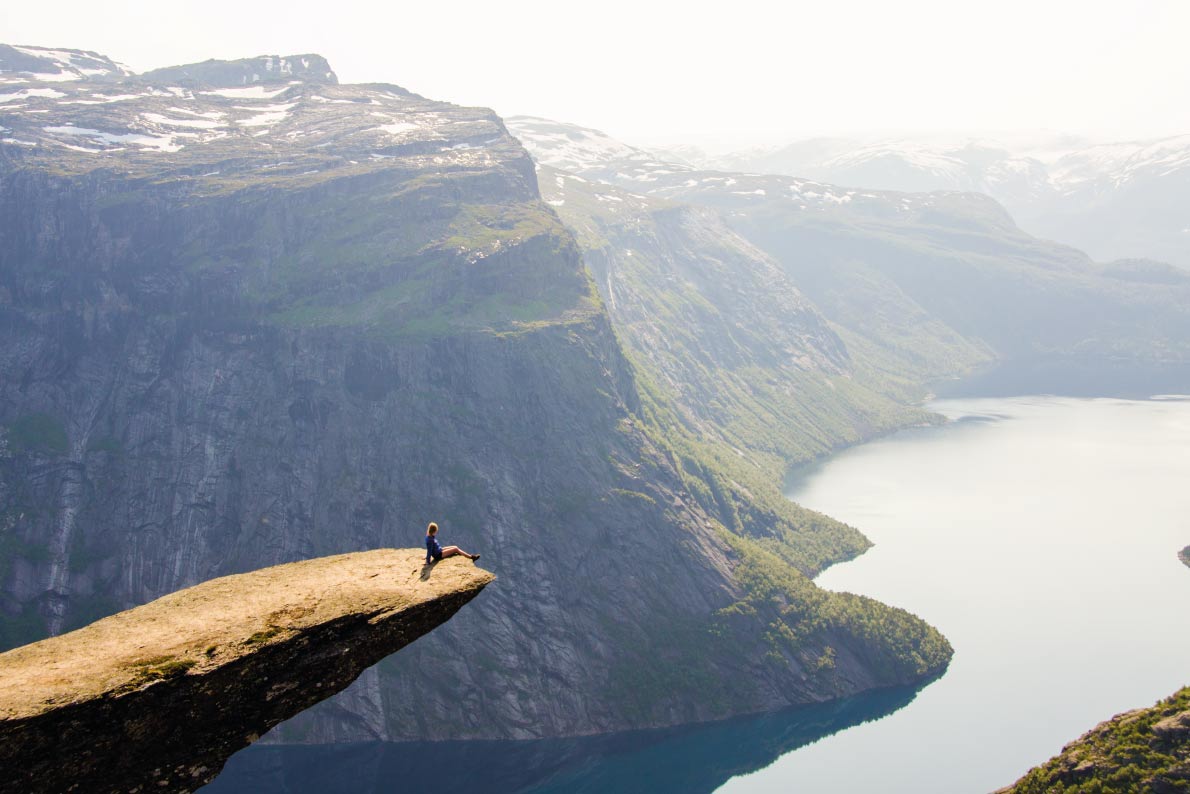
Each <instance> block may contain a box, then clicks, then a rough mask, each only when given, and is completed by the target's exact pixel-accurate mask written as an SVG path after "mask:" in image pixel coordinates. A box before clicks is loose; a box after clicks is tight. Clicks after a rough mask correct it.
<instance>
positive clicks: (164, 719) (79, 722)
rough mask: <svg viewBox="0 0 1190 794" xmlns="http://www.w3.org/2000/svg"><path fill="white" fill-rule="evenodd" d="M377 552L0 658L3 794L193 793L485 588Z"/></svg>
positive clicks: (210, 593) (213, 589)
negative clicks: (272, 731)
mask: <svg viewBox="0 0 1190 794" xmlns="http://www.w3.org/2000/svg"><path fill="white" fill-rule="evenodd" d="M423 562H424V554H423V552H421V551H417V550H413V551H410V550H394V549H383V550H378V551H370V552H359V553H355V554H342V555H338V556H335V557H323V558H319V559H313V560H306V561H303V562H296V563H290V564H288V565H279V566H275V567H272V568H265V569H263V570H259V571H253V572H251V573H245V574H239V575H236V576H227V577H223V578H220V579H212V580H210V581H208V582H204V583H203V584H200V585H196V586H195V587H191V588H189V589H186V590H182V591H179V592H177V593H172V594H170V595H168V596H164V597H163V598H159V599H157V600H156V601H153V602H152V603H149V604H146V605H144V606H141V607H137V608H135V609H132V610H129V611H127V612H121V613H119V614H117V615H113V616H111V617H109V618H105V619H104V620H100V621H99V622H97V623H94V624H92V625H90V626H87V627H86V628H83V629H79V630H78V631H74V632H71V633H69V634H63V635H61V636H58V637H53V638H51V639H47V640H43V641H41V642H38V643H34V644H33V645H27V646H25V647H22V648H18V649H16V650H13V651H9V652H7V653H4V654H0V768H2V769H3V770H4V774H3V776H0V791H3V792H14V793H15V792H65V791H80V792H109V791H110V792H137V791H145V792H147V791H164V792H185V791H193V790H194V789H196V788H198V787H199V786H201V785H202V784H204V783H206V782H207V781H209V780H211V779H212V778H214V777H215V775H216V774H218V772H219V770H220V769H222V767H223V764H224V762H225V761H226V760H227V758H228V757H229V756H230V755H231V754H232V753H234V752H235V751H236V750H239V749H240V748H242V747H245V746H247V745H248V744H250V743H251V742H253V741H255V740H256V739H257V738H258V737H259V736H260V735H261V734H263V733H264V732H265V731H267V730H268V729H269V728H271V727H273V726H274V725H276V724H277V723H278V722H280V721H282V720H283V719H286V718H288V717H291V716H293V715H294V714H296V713H297V712H299V711H302V710H303V709H306V708H308V707H309V706H311V705H313V704H314V703H317V702H318V701H320V700H323V699H325V698H327V697H330V696H331V695H332V694H334V693H335V692H338V691H339V690H341V689H343V688H344V687H346V686H347V685H348V684H350V683H351V682H352V681H354V680H355V679H356V678H357V677H358V676H359V674H360V673H361V672H362V671H363V670H364V669H365V668H367V667H370V666H372V665H373V664H375V663H376V662H377V661H379V660H380V659H382V658H383V657H385V656H388V655H389V654H392V653H395V652H396V651H398V650H400V649H401V648H403V647H404V646H405V645H407V644H409V643H410V642H412V641H413V640H415V639H417V638H418V637H420V636H422V635H423V634H425V633H427V632H429V631H431V630H432V629H434V628H435V627H436V626H439V625H441V624H442V623H444V622H446V621H447V620H448V619H450V617H451V616H452V615H453V614H454V613H455V612H456V611H458V609H459V608H460V607H462V606H463V605H464V604H466V603H467V602H468V601H470V600H471V599H472V598H474V597H475V596H476V595H477V594H478V593H479V591H480V590H482V589H483V588H484V586H485V585H487V584H488V583H489V582H491V581H492V579H493V578H494V577H493V576H492V575H491V574H489V573H487V572H486V571H483V570H480V569H478V568H476V567H475V566H474V565H473V564H472V563H471V562H470V561H467V560H464V559H463V558H451V559H447V560H443V561H442V562H440V563H438V564H435V565H424V564H423Z"/></svg>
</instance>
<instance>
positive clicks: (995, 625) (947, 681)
mask: <svg viewBox="0 0 1190 794" xmlns="http://www.w3.org/2000/svg"><path fill="white" fill-rule="evenodd" d="M931 407H932V408H933V409H934V410H936V411H938V412H940V413H942V414H944V415H945V416H947V417H949V418H950V419H951V420H952V421H951V422H949V423H948V424H946V425H943V426H939V427H930V428H918V429H913V430H907V431H904V432H902V433H898V434H896V435H894V436H891V437H889V438H886V439H883V440H880V441H876V442H873V443H870V444H865V445H863V446H859V447H855V448H853V449H850V450H846V451H844V452H842V453H840V454H838V455H836V456H834V457H832V458H830V459H828V460H827V461H825V462H824V463H822V464H819V465H816V466H814V467H813V468H811V469H808V470H806V471H803V472H800V473H799V475H798V476H797V477H796V479H795V480H793V481H791V485H790V491H789V494H790V496H791V497H792V498H794V499H796V500H797V501H798V502H801V503H802V504H805V505H807V506H809V507H813V508H816V509H819V510H822V511H824V512H826V513H828V514H830V515H832V516H835V517H837V518H840V519H842V520H845V521H848V522H849V523H852V524H854V525H855V526H857V527H859V528H861V529H862V530H863V531H864V532H865V533H866V534H867V535H868V536H869V537H870V538H872V540H874V541H875V543H876V546H875V547H873V548H872V549H871V550H869V551H868V552H867V553H866V554H864V555H863V556H862V557H860V558H859V559H857V560H855V561H852V562H849V563H845V564H841V565H837V566H835V567H833V568H831V569H830V570H828V571H826V572H825V573H824V574H822V575H821V576H820V577H819V579H818V582H819V583H820V584H821V585H822V586H824V587H828V588H830V589H836V590H851V591H854V592H859V593H863V594H865V595H870V596H873V597H875V598H879V599H881V600H883V601H886V602H887V603H890V604H894V605H897V606H902V607H905V608H907V609H910V610H912V611H913V612H916V613H917V614H919V615H921V616H922V617H923V618H925V619H926V620H928V621H930V622H931V623H933V624H934V625H936V626H937V627H938V628H940V629H941V630H942V631H943V632H944V633H945V634H946V635H947V637H948V638H949V639H950V640H951V642H952V643H953V644H954V646H955V657H954V661H953V662H952V664H951V666H950V668H949V670H948V671H947V672H946V673H945V674H944V675H943V676H942V677H941V678H940V679H938V680H936V681H934V682H933V683H930V684H929V685H928V686H925V687H924V688H922V689H920V690H913V689H909V690H891V691H886V692H877V693H871V694H869V695H866V696H862V697H857V698H852V699H849V700H846V701H842V702H840V703H834V704H827V705H825V706H820V707H812V708H807V709H793V710H788V711H784V712H779V713H775V714H770V715H764V716H761V717H753V718H742V719H738V720H730V721H727V722H723V723H718V724H714V725H708V726H695V727H692V728H688V729H684V730H679V731H653V732H640V733H633V734H621V735H618V736H609V737H598V738H592V739H576V740H551V741H541V742H446V743H433V744H423V743H417V744H387V745H386V744H363V745H349V746H339V747H327V748H300V747H267V746H266V747H252V748H248V749H247V750H245V751H243V752H241V753H240V754H238V755H237V756H235V757H234V758H233V759H232V760H231V762H230V763H229V764H228V768H227V770H226V772H225V773H224V774H223V775H222V776H220V777H219V778H218V779H217V780H216V781H215V783H213V784H212V785H211V786H210V787H209V790H210V791H211V792H213V793H217V792H287V794H298V792H311V793H312V792H326V793H331V792H344V794H346V793H347V792H388V791H398V790H399V791H404V792H431V791H432V792H437V793H438V794H444V793H448V792H470V791H484V792H489V793H490V794H514V793H517V794H520V793H522V792H536V794H543V793H544V792H551V794H553V793H556V794H576V793H579V792H581V793H584V794H585V793H586V792H591V793H592V794H593V793H594V792H624V793H625V794H628V793H630V792H641V793H642V794H644V792H648V793H649V794H701V793H702V792H711V791H720V792H722V793H725V794H768V793H769V792H782V794H785V792H802V793H804V794H817V793H819V792H839V793H840V794H841V793H842V792H847V793H848V794H852V793H853V792H868V791H873V792H876V791H878V792H882V793H884V792H905V793H906V794H908V792H914V793H915V794H916V793H917V792H939V793H941V792H946V794H967V793H969V794H977V793H981V792H989V791H991V790H993V789H995V788H998V787H999V786H1002V785H1007V784H1008V783H1011V782H1012V781H1013V780H1015V779H1016V778H1017V777H1019V776H1020V775H1021V774H1023V773H1024V772H1025V771H1026V770H1027V769H1028V768H1029V767H1030V766H1032V765H1034V764H1036V763H1038V762H1040V761H1042V760H1044V759H1046V758H1048V757H1049V756H1050V755H1052V754H1054V753H1055V752H1057V751H1058V750H1059V749H1060V748H1061V746H1062V745H1063V744H1064V743H1065V742H1067V741H1069V740H1071V739H1073V738H1075V737H1077V736H1078V735H1080V734H1081V733H1082V732H1084V731H1085V730H1086V729H1088V728H1090V727H1091V726H1092V725H1094V724H1096V723H1098V722H1100V721H1101V720H1103V719H1106V718H1107V717H1109V716H1111V715H1112V714H1115V713H1117V712H1120V711H1123V710H1126V709H1129V708H1133V707H1138V706H1144V705H1149V704H1151V703H1152V702H1153V701H1155V700H1157V699H1158V698H1160V697H1163V696H1165V695H1167V694H1169V693H1171V692H1173V691H1174V690H1175V689H1176V688H1178V687H1179V686H1181V685H1183V684H1186V683H1190V631H1187V618H1186V605H1187V604H1190V570H1187V569H1186V567H1185V566H1183V565H1182V564H1181V563H1180V562H1179V561H1178V559H1177V551H1178V550H1179V549H1181V548H1182V547H1184V546H1185V545H1186V544H1187V543H1190V487H1188V486H1187V483H1190V400H1185V399H1167V400H1116V399H1074V398H1058V397H1025V398H1019V397H1018V398H1008V399H964V400H942V401H938V402H936V403H934V404H933V405H932V406H931ZM547 696H548V695H547ZM477 780H479V781H481V783H480V784H479V785H477V783H476V781H477Z"/></svg>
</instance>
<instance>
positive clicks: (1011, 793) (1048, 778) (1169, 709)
mask: <svg viewBox="0 0 1190 794" xmlns="http://www.w3.org/2000/svg"><path fill="white" fill-rule="evenodd" d="M1188 790H1190V687H1187V688H1185V689H1182V690H1180V691H1178V692H1175V693H1174V694H1173V695H1171V696H1170V697H1168V698H1166V699H1165V700H1162V701H1161V702H1159V703H1157V704H1156V705H1155V706H1152V707H1150V708H1147V709H1136V710H1135V711H1129V712H1125V713H1124V714H1117V715H1116V716H1114V717H1112V718H1111V719H1110V720H1108V721H1107V722H1103V723H1100V724H1099V725H1097V726H1096V727H1095V728H1093V729H1091V730H1090V731H1088V732H1087V733H1086V734H1084V735H1083V736H1081V737H1080V738H1079V739H1078V740H1077V741H1074V742H1071V743H1070V744H1068V745H1066V746H1065V747H1063V748H1062V752H1061V753H1059V754H1058V755H1056V756H1054V757H1053V758H1051V759H1050V760H1049V761H1046V762H1045V763H1044V764H1042V765H1041V766H1038V767H1036V768H1034V769H1032V770H1030V772H1029V773H1028V774H1027V775H1025V776H1024V777H1023V778H1021V779H1020V780H1018V781H1017V782H1016V783H1014V784H1013V785H1011V786H1009V787H1007V788H1003V789H1000V790H999V791H998V792H996V794H1082V793H1084V792H1090V793H1097V792H1115V791H1120V792H1124V791H1144V792H1151V794H1180V793H1181V792H1185V791H1188Z"/></svg>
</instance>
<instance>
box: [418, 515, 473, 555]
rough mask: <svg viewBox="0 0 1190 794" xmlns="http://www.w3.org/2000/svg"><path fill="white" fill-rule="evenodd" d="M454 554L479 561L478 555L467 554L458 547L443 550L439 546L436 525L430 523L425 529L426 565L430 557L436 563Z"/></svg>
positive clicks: (448, 547)
mask: <svg viewBox="0 0 1190 794" xmlns="http://www.w3.org/2000/svg"><path fill="white" fill-rule="evenodd" d="M456 554H462V555H463V556H464V557H466V558H468V559H470V560H472V561H474V560H478V559H479V555H478V554H468V553H467V552H465V551H463V550H462V549H460V548H459V547H458V546H447V547H446V548H445V549H444V548H442V547H441V546H439V545H438V525H437V524H435V523H434V522H433V521H431V522H430V526H428V527H427V528H426V565H429V564H430V558H431V557H432V558H433V559H434V562H438V561H439V560H441V559H442V558H443V557H453V556H455V555H456Z"/></svg>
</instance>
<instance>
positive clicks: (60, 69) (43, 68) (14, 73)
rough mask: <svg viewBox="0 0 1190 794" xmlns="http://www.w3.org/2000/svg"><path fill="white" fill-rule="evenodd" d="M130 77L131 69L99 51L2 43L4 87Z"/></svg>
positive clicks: (0, 67) (0, 75)
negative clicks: (17, 84)
mask: <svg viewBox="0 0 1190 794" xmlns="http://www.w3.org/2000/svg"><path fill="white" fill-rule="evenodd" d="M130 74H132V72H131V70H129V69H128V67H126V66H123V65H121V64H118V63H116V62H115V61H113V60H112V59H111V58H108V57H106V56H103V55H100V54H99V53H96V52H88V51H86V50H70V49H51V48H49V47H32V46H20V47H18V46H13V45H9V44H0V85H11V84H14V83H32V82H41V83H60V82H68V81H73V80H86V79H94V78H104V77H117V78H118V77H127V76H128V75H130Z"/></svg>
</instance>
